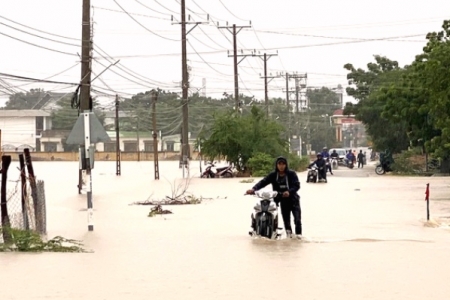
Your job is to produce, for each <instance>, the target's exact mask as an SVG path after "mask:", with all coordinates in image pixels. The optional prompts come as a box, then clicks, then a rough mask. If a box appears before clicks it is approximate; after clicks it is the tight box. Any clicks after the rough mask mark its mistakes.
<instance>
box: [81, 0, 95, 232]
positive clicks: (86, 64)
mask: <svg viewBox="0 0 450 300" xmlns="http://www.w3.org/2000/svg"><path fill="white" fill-rule="evenodd" d="M91 49H92V40H91V1H90V0H83V17H82V30H81V87H80V111H81V112H83V113H84V136H85V139H84V140H85V144H84V147H83V146H82V147H81V149H80V150H81V151H83V150H84V151H85V159H86V190H87V208H88V230H89V231H93V230H94V225H93V222H92V217H93V205H92V177H91V165H90V156H91V155H94V153H89V152H90V151H89V150H91V149H93V148H91V147H90V145H91V140H90V122H89V121H90V120H89V112H91V111H92V101H91V63H92V57H91V55H92V53H91ZM83 148H84V149H83Z"/></svg>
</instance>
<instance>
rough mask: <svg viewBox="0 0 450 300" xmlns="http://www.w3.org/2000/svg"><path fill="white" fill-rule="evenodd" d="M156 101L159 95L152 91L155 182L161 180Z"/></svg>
mask: <svg viewBox="0 0 450 300" xmlns="http://www.w3.org/2000/svg"><path fill="white" fill-rule="evenodd" d="M156 100H158V94H157V93H156V91H155V90H153V91H152V121H153V161H154V163H155V180H159V159H158V133H157V131H156Z"/></svg>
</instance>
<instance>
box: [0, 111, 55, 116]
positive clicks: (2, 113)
mask: <svg viewBox="0 0 450 300" xmlns="http://www.w3.org/2000/svg"><path fill="white" fill-rule="evenodd" d="M50 115H51V114H50V113H49V112H46V111H43V110H39V109H0V118H2V117H3V118H4V117H50Z"/></svg>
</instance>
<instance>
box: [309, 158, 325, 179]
mask: <svg viewBox="0 0 450 300" xmlns="http://www.w3.org/2000/svg"><path fill="white" fill-rule="evenodd" d="M314 164H315V165H316V166H317V168H318V169H319V170H318V172H319V179H324V180H325V182H327V170H326V161H325V159H323V155H322V153H318V154H317V159H316V160H315V161H313V162H312V163H311V164H310V165H309V166H308V168H311V167H312V166H313V165H314Z"/></svg>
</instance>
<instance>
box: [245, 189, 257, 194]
mask: <svg viewBox="0 0 450 300" xmlns="http://www.w3.org/2000/svg"><path fill="white" fill-rule="evenodd" d="M254 193H255V190H253V189H250V190H247V192H246V194H247V195H253V194H254Z"/></svg>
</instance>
